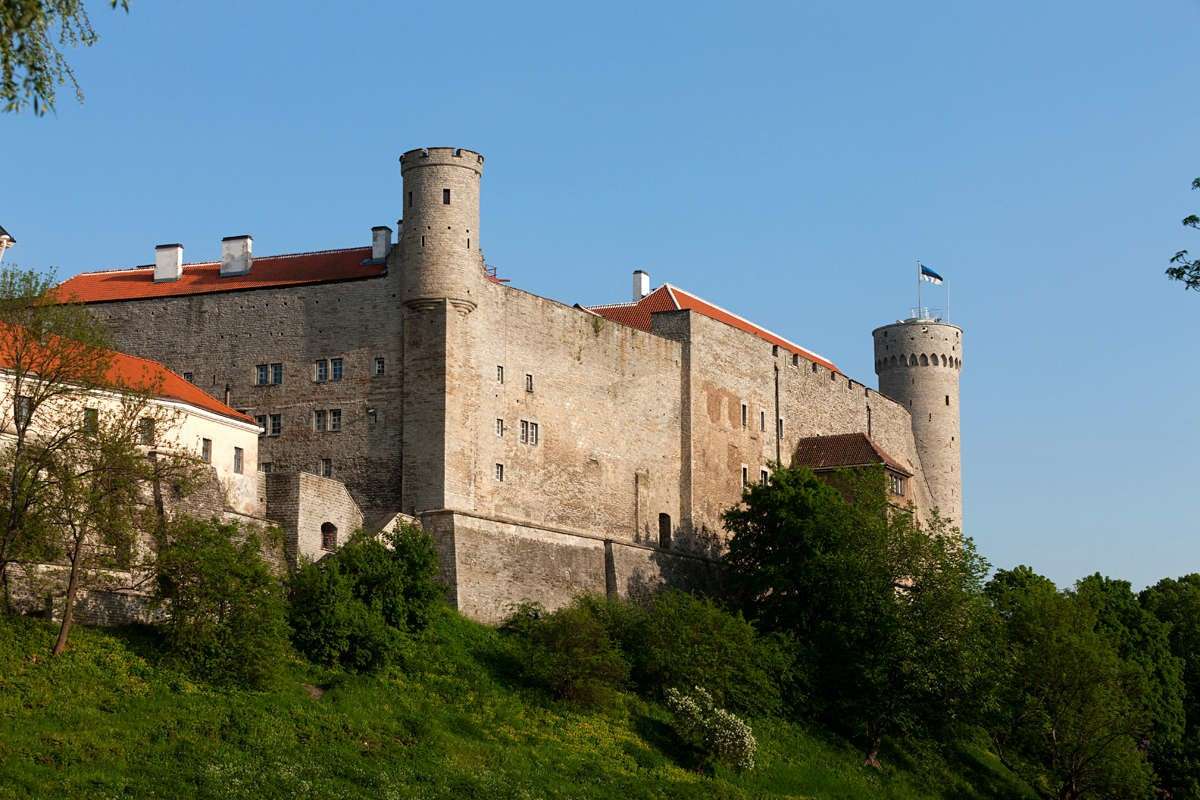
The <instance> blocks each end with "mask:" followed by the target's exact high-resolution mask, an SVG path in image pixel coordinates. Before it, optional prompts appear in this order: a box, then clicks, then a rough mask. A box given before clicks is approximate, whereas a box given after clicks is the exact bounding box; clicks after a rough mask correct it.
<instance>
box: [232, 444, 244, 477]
mask: <svg viewBox="0 0 1200 800" xmlns="http://www.w3.org/2000/svg"><path fill="white" fill-rule="evenodd" d="M245 460H246V451H244V450H242V448H240V447H235V448H233V471H234V472H236V473H237V474H238V475H241V474H242V469H243V467H244V466H245Z"/></svg>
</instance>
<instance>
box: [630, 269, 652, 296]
mask: <svg viewBox="0 0 1200 800" xmlns="http://www.w3.org/2000/svg"><path fill="white" fill-rule="evenodd" d="M648 294H650V273H649V272H646V271H644V270H640V269H635V270H634V271H633V301H634V302H635V303H636V302H637V301H638V300H641V299H642V298H643V297H645V296H646V295H648Z"/></svg>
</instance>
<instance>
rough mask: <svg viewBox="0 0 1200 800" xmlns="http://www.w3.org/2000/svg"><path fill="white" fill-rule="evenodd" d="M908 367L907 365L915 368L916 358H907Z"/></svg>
mask: <svg viewBox="0 0 1200 800" xmlns="http://www.w3.org/2000/svg"><path fill="white" fill-rule="evenodd" d="M908 365H909V366H910V367H915V366H916V365H917V357H916V356H909V357H908Z"/></svg>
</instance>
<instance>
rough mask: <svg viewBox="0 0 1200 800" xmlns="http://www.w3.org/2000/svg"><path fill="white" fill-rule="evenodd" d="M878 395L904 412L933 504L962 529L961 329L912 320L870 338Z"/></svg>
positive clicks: (887, 327)
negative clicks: (904, 410)
mask: <svg viewBox="0 0 1200 800" xmlns="http://www.w3.org/2000/svg"><path fill="white" fill-rule="evenodd" d="M872 336H873V337H874V339H875V374H876V375H878V376H879V391H880V392H882V393H883V394H885V395H887V396H888V397H890V398H892V399H893V400H895V401H897V402H898V403H900V404H902V405H903V406H904V407H905V408H907V409H908V411H909V413H910V414H911V415H912V429H913V437H914V438H915V439H916V443H917V455H918V456H920V459H921V472H922V474H923V475H924V477H925V481H926V483H927V484H928V486H929V492H930V494H931V495H932V496H933V504H934V506H936V507H937V508H938V511H939V512H940V513H941V515H942V517H943V518H945V519H947V520H949V521H950V524H952V525H956V526H958V527H960V528H961V527H962V460H961V457H960V455H959V448H960V444H961V437H960V435H959V416H958V376H959V371H960V370H961V369H962V354H963V347H962V346H963V342H962V328H960V327H958V326H957V325H951V324H950V323H948V322H944V321H942V320H940V319H932V318H927V317H924V316H916V317H912V318H910V319H906V320H903V321H900V322H895V323H893V324H891V325H884V326H883V327H881V328H876V329H875V330H874V331H873V332H872Z"/></svg>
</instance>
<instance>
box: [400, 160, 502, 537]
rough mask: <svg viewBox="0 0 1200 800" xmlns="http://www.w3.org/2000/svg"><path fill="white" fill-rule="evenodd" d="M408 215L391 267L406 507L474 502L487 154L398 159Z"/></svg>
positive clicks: (414, 510) (457, 506) (463, 506)
mask: <svg viewBox="0 0 1200 800" xmlns="http://www.w3.org/2000/svg"><path fill="white" fill-rule="evenodd" d="M400 173H401V175H402V176H403V178H404V188H403V193H402V202H403V206H404V217H403V219H402V224H401V227H400V235H399V241H398V246H397V247H396V248H394V250H393V256H392V259H391V262H390V264H389V269H391V270H397V271H399V273H400V300H401V303H402V304H403V314H404V326H403V336H404V348H403V349H404V373H403V382H404V390H403V398H402V401H403V435H402V443H401V447H402V452H401V460H402V464H403V465H402V469H401V481H402V483H401V498H402V499H401V504H402V510H404V511H406V512H408V513H410V514H421V513H422V512H425V511H435V510H439V509H453V510H470V509H471V508H473V506H474V482H475V471H474V449H473V448H471V447H467V446H464V443H467V442H473V441H475V436H474V433H475V430H474V426H475V417H476V415H477V411H476V410H477V408H478V405H479V398H478V394H479V381H478V379H477V378H478V376H477V372H478V370H477V369H476V363H475V362H476V357H475V341H476V334H475V331H474V330H473V325H472V314H471V312H472V311H474V310H475V308H476V306H477V305H478V303H479V301H480V300H481V298H482V295H483V292H484V281H485V278H484V266H483V254H482V252H481V251H480V249H479V182H480V178H481V176H482V174H483V156H482V155H480V154H479V153H475V152H472V151H470V150H463V149H461V148H454V147H430V148H422V149H419V150H410V151H408V152H407V153H405V154H404V155H402V156H400Z"/></svg>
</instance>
